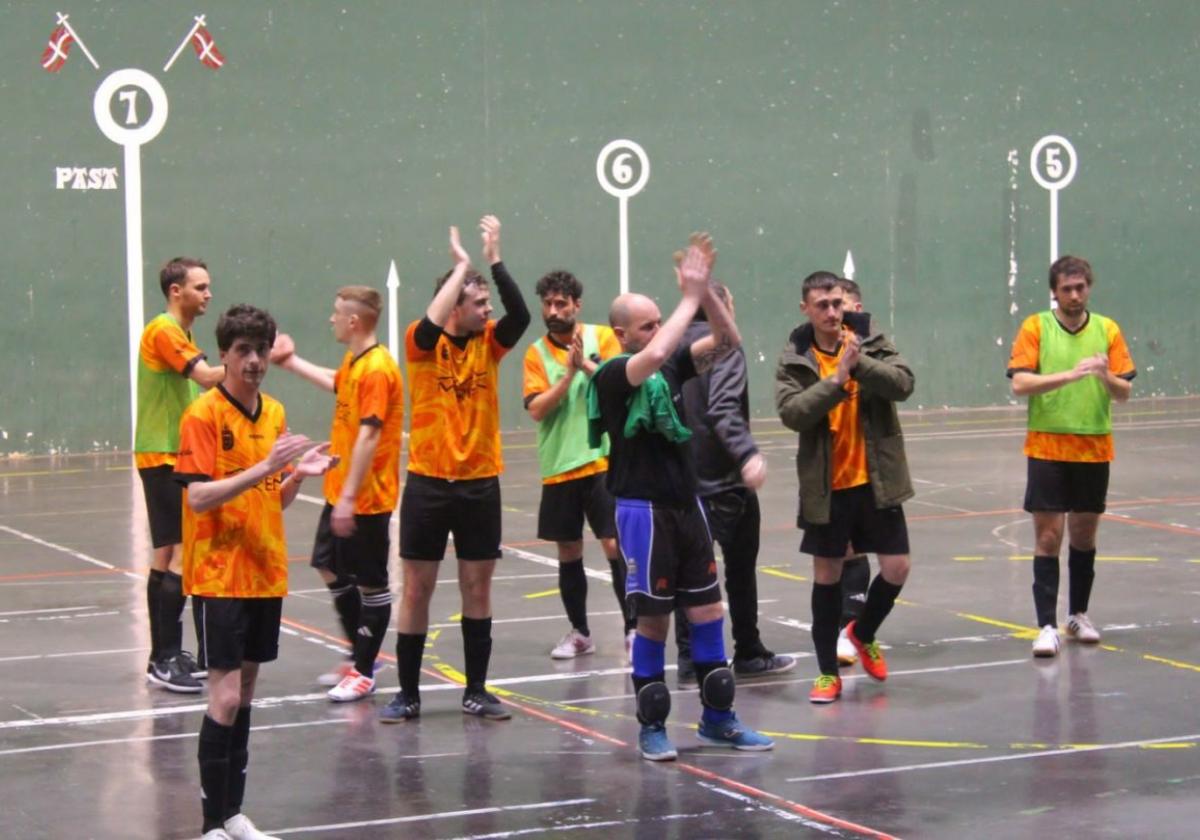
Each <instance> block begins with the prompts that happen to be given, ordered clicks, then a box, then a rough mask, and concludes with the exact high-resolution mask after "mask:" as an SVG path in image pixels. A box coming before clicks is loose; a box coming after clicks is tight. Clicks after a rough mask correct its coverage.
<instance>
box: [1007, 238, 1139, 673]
mask: <svg viewBox="0 0 1200 840" xmlns="http://www.w3.org/2000/svg"><path fill="white" fill-rule="evenodd" d="M1050 293H1051V295H1052V296H1053V298H1054V302H1055V304H1056V306H1055V307H1054V308H1051V309H1048V310H1046V311H1045V312H1040V313H1038V314H1036V315H1031V316H1029V317H1028V318H1026V319H1025V322H1024V323H1023V324H1021V328H1020V330H1019V331H1018V332H1017V337H1016V339H1015V340H1014V341H1013V349H1012V356H1011V358H1010V359H1009V362H1008V376H1009V378H1011V379H1012V389H1013V393H1014V394H1015V395H1017V396H1018V397H1028V398H1029V421H1028V422H1029V430H1028V432H1027V434H1026V436H1025V455H1026V456H1027V458H1028V478H1027V482H1026V485H1025V510H1027V511H1029V513H1030V514H1032V515H1033V529H1034V538H1035V541H1036V548H1035V551H1034V557H1033V605H1034V609H1035V610H1036V612H1037V622H1038V627H1039V628H1040V629H1039V632H1038V637H1037V640H1036V641H1035V642H1034V643H1033V655H1034V656H1040V657H1052V656H1057V655H1058V647H1059V638H1058V617H1057V606H1058V577H1059V575H1058V571H1059V570H1058V554H1059V550H1060V549H1061V547H1062V538H1063V530H1064V526H1065V529H1066V532H1067V536H1068V539H1069V552H1070V554H1069V559H1068V562H1067V568H1068V571H1069V573H1070V584H1069V589H1068V593H1069V594H1068V619H1067V635H1068V636H1070V637H1071V638H1074V639H1075V640H1076V641H1079V642H1084V643H1086V644H1095V643H1096V642H1099V641H1100V633H1099V631H1097V630H1096V628H1095V626H1094V625H1093V624H1092V622H1091V620H1089V618H1088V615H1087V611H1088V600H1089V598H1090V597H1091V592H1092V581H1093V580H1094V579H1095V576H1096V573H1095V565H1096V530H1097V528H1098V526H1099V524H1100V515H1101V514H1102V513H1104V507H1105V500H1106V498H1107V496H1108V465H1109V462H1111V461H1112V459H1113V440H1112V412H1111V406H1112V401H1113V400H1116V401H1117V402H1125V401H1126V400H1128V399H1129V394H1130V391H1131V390H1132V388H1133V384H1132V380H1133V378H1134V376H1136V375H1137V370H1136V368H1134V366H1133V359H1132V358H1130V355H1129V349H1128V347H1126V345H1125V339H1124V338H1123V337H1122V335H1121V329H1120V327H1118V326H1117V323H1116V322H1115V321H1113V320H1112V319H1110V318H1105V317H1104V316H1103V315H1097V314H1096V313H1094V312H1090V311H1089V310H1088V298H1089V296H1090V295H1091V293H1092V267H1091V265H1089V264H1088V261H1087V260H1085V259H1081V258H1079V257H1072V256H1065V257H1061V258H1059V259H1058V260H1056V261H1055V262H1054V264H1053V265H1051V266H1050Z"/></svg>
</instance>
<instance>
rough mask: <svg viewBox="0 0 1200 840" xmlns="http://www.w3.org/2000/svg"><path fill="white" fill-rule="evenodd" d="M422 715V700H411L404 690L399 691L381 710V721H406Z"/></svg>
mask: <svg viewBox="0 0 1200 840" xmlns="http://www.w3.org/2000/svg"><path fill="white" fill-rule="evenodd" d="M420 716H421V701H420V700H409V699H408V698H407V697H405V696H404V692H403V691H397V692H396V696H395V697H393V698H392V702H391V703H388V704H387V705H386V706H384V707H383V708H382V709H380V710H379V722H380V723H404V721H406V720H416V719H417V718H419V717H420Z"/></svg>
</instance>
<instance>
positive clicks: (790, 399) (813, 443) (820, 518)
mask: <svg viewBox="0 0 1200 840" xmlns="http://www.w3.org/2000/svg"><path fill="white" fill-rule="evenodd" d="M843 323H844V324H845V325H846V326H848V327H850V328H851V329H852V330H853V331H854V332H855V333H856V334H857V335H858V336H860V337H861V338H862V347H861V350H860V355H859V360H858V365H857V366H856V367H855V369H854V372H853V374H852V375H853V377H854V379H855V380H857V381H858V389H859V390H858V416H859V419H860V420H861V421H862V427H863V437H864V438H865V440H866V447H867V474H868V476H869V477H870V484H871V489H872V491H873V492H874V496H875V504H876V506H877V507H880V508H885V507H895V506H896V505H898V504H901V503H902V502H905V501H907V500H908V499H911V498H912V496H913V489H912V479H911V478H910V477H909V473H908V460H907V458H906V456H905V454H904V433H903V432H902V431H901V430H900V417H899V415H898V414H897V413H896V403H897V402H901V401H903V400H906V399H908V397H909V396H910V395H911V394H912V392H913V385H914V382H915V380H914V378H913V373H912V370H911V369H910V368H909V366H908V363H907V362H905V361H904V359H903V358H901V356H900V354H899V352H897V350H896V347H895V345H893V344H892V342H891V341H889V340H888V338H887V336H885V335H884V334H883V333H882V332H879V331H878V330H876V329H875V326H874V324H873V323H872V322H871V318H870V316H869V315H867V314H866V313H863V312H847V313H846V314H845V316H844V319H843ZM813 341H814V332H813V327H812V324H808V323H805V324H801V325H800V326H798V327H796V329H794V330H792V334H791V335H790V336H788V341H787V344H786V345H785V346H784V348H783V352H782V353H781V354H780V356H779V364H778V366H777V367H776V369H775V408H776V410H777V411H778V412H779V417H780V419H782V420H783V424H784V425H785V426H787V427H788V428H789V429H793V430H795V431H796V432H799V447H798V449H797V451H796V475H797V476H798V477H799V479H800V516H799V518H800V519H801V520H803V521H805V522H810V523H812V524H814V525H820V524H825V523H828V522H829V508H830V500H831V497H832V490H831V488H832V484H833V480H832V475H833V466H832V463H831V461H832V455H833V435H832V433H831V432H830V430H829V411H830V409H832V408H834V407H835V406H837V404H838V403H840V402H841V401H842V400H844V399H846V397H847V394H846V392H845V391H844V390H843V389H842V387H841V386H839V385H837V384H835V383H834V382H833V381H832V380H830V379H822V378H821V374H820V367H819V366H818V364H817V359H816V351H815V350H814V349H813Z"/></svg>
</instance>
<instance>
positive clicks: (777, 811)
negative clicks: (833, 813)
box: [699, 782, 842, 836]
mask: <svg viewBox="0 0 1200 840" xmlns="http://www.w3.org/2000/svg"><path fill="white" fill-rule="evenodd" d="M699 784H700V787H702V788H707V789H708V790H710V791H712V792H713V793H716V794H719V795H721V796H726V797H728V798H730V799H732V800H734V801H736V802H741V803H742V804H743V805H745V806H747V807H748V808H756V809H758V810H760V811H766V812H767V813H768V814H771V815H773V816H776V817H779V818H780V819H784V820H787V821H788V822H798V823H801V824H803V825H804V826H806V827H808V828H815V829H817V830H818V831H820V832H821V833H823V834H836V835H839V836H840V835H841V833H842V832H841V831H840V830H839V829H838V828H837V827H836V826H832V825H828V824H826V823H819V822H817V821H816V820H810V819H808V818H807V817H804V816H801V815H800V814H793V813H792V812H791V811H785V810H784V809H782V808H777V807H775V806H774V805H771V804H768V803H766V802H763V801H761V800H759V799H755V798H754V797H752V796H747V795H746V794H744V793H740V792H738V791H736V790H729V789H728V788H722V787H718V786H717V785H714V784H710V783H708V782H700V783H699Z"/></svg>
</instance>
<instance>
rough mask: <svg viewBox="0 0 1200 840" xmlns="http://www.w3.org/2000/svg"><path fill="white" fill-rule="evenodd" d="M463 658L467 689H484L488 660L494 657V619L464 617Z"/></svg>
mask: <svg viewBox="0 0 1200 840" xmlns="http://www.w3.org/2000/svg"><path fill="white" fill-rule="evenodd" d="M462 634H463V659H464V660H465V663H466V672H467V690H468V691H470V690H472V689H479V690H482V689H483V686H484V684H485V683H486V682H487V673H488V662H489V661H490V660H491V658H492V619H491V618H490V617H489V618H467V617H466V616H465V615H464V616H463V619H462Z"/></svg>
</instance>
